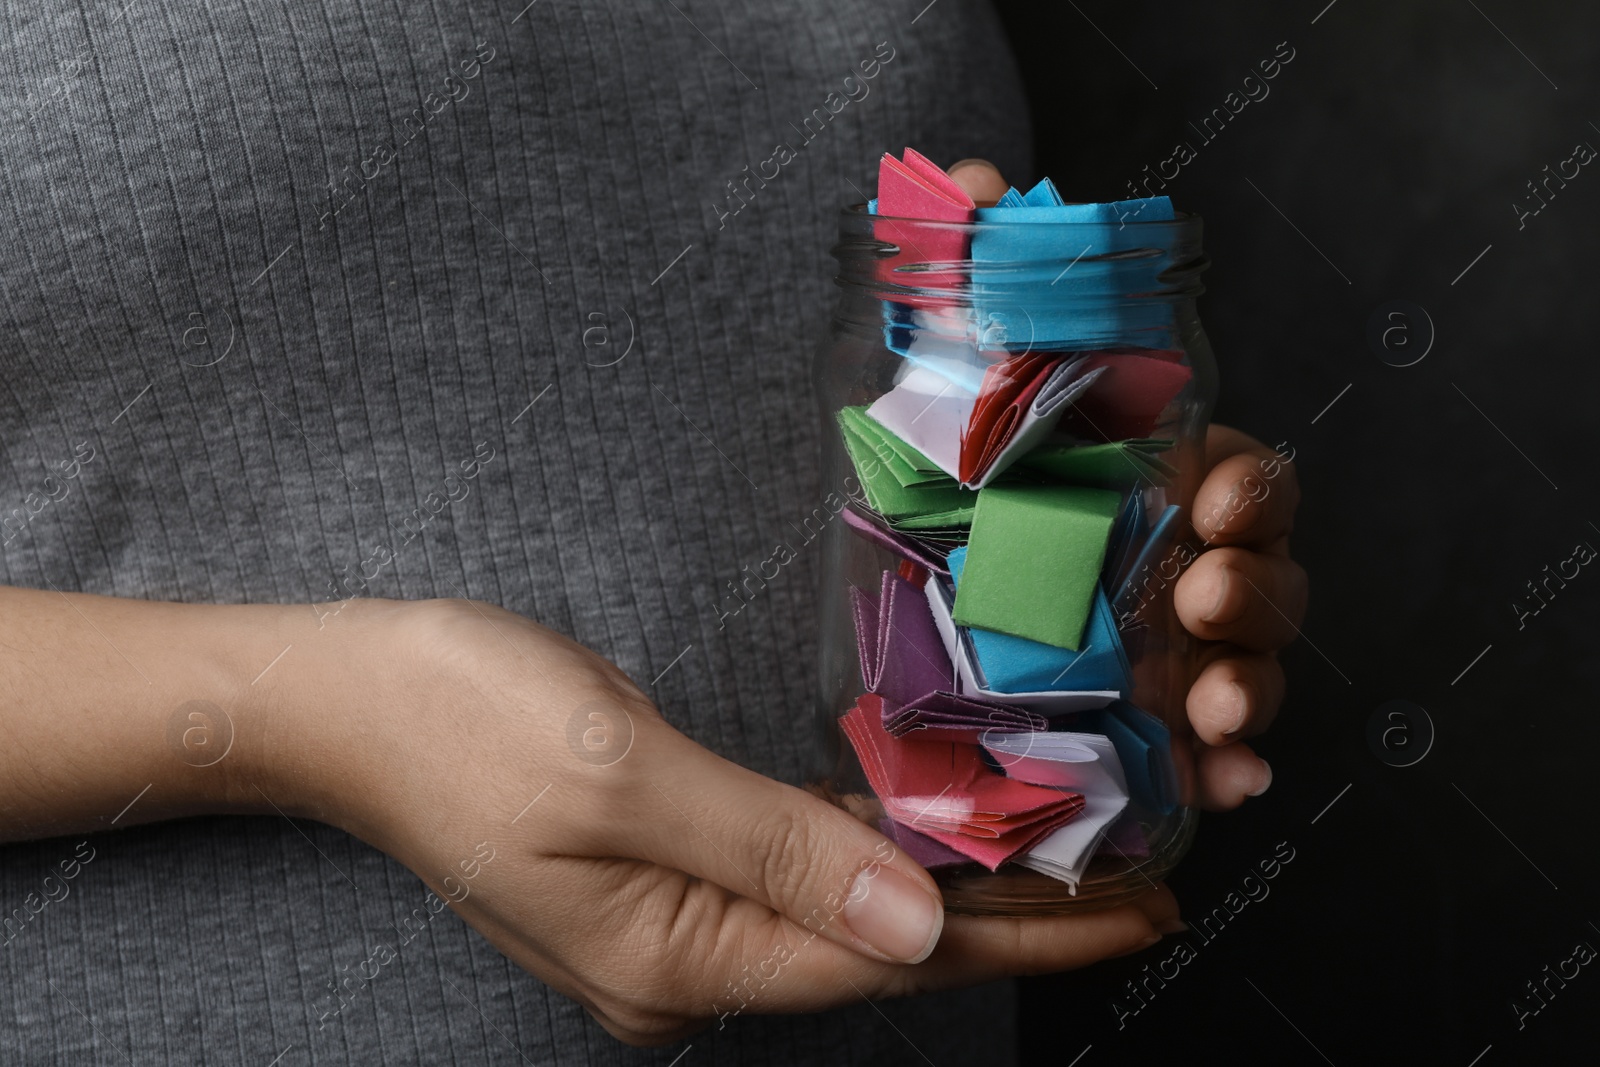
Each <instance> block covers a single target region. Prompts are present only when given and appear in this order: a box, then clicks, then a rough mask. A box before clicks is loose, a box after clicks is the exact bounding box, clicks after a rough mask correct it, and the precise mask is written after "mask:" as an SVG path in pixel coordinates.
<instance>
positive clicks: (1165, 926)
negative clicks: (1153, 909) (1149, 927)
mask: <svg viewBox="0 0 1600 1067" xmlns="http://www.w3.org/2000/svg"><path fill="white" fill-rule="evenodd" d="M1156 929H1157V930H1160V931H1161V932H1162V933H1163V934H1181V933H1183V932H1184V931H1186V930H1188V929H1189V924H1188V923H1186V922H1184V921H1183V920H1182V919H1165V920H1163V921H1161V922H1158V923H1156Z"/></svg>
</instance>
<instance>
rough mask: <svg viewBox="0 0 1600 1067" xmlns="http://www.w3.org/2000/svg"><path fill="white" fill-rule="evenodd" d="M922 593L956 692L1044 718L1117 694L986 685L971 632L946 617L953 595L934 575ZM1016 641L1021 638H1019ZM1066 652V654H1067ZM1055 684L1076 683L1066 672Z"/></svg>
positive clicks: (1100, 702)
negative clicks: (1006, 689)
mask: <svg viewBox="0 0 1600 1067" xmlns="http://www.w3.org/2000/svg"><path fill="white" fill-rule="evenodd" d="M923 592H924V593H926V594H927V597H928V606H929V607H930V608H931V609H932V611H933V621H934V624H935V625H936V626H938V628H939V636H940V637H941V638H943V640H944V646H945V650H946V653H947V654H948V655H949V656H950V659H951V662H953V663H954V664H955V668H956V692H958V693H960V694H961V695H963V696H968V697H972V698H974V699H977V700H985V701H995V702H997V703H1005V704H1011V705H1013V706H1016V707H1020V708H1026V709H1028V710H1030V711H1036V712H1038V713H1039V714H1041V715H1045V716H1048V717H1054V716H1057V715H1066V714H1069V713H1072V712H1078V711H1084V710H1087V709H1089V708H1099V707H1104V706H1105V705H1107V704H1109V703H1111V702H1112V701H1113V700H1116V699H1117V697H1119V696H1120V695H1121V693H1120V692H1119V691H1118V690H1116V689H1103V690H1089V689H1078V688H1064V689H1040V690H1027V691H1018V692H1014V693H1001V692H998V691H996V690H994V689H992V688H990V687H989V686H988V685H987V683H986V681H985V679H984V677H983V671H982V668H981V667H979V666H978V660H977V656H976V654H975V653H974V652H973V647H972V631H971V630H970V629H968V628H967V627H965V626H957V625H956V624H955V621H954V620H953V619H951V617H950V605H951V601H952V600H953V599H954V597H955V594H954V592H953V591H952V590H951V589H950V587H949V586H948V585H946V584H945V583H944V582H943V581H942V580H941V579H939V577H938V576H936V575H930V576H929V577H928V580H927V582H925V583H924V585H923ZM1017 640H1021V638H1018V639H1017ZM1068 654H1069V655H1070V654H1071V653H1068ZM1059 684H1060V685H1063V686H1067V685H1072V686H1076V685H1077V683H1076V682H1075V681H1073V680H1072V678H1071V677H1069V676H1067V675H1062V676H1061V678H1060V680H1059Z"/></svg>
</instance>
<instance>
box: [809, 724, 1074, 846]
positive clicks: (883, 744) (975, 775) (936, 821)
mask: <svg viewBox="0 0 1600 1067" xmlns="http://www.w3.org/2000/svg"><path fill="white" fill-rule="evenodd" d="M839 724H840V726H841V728H842V729H843V730H844V733H845V736H846V737H848V738H849V739H850V744H851V747H852V748H854V749H855V753H856V758H857V759H859V760H860V761H861V769H862V771H863V772H864V773H865V774H866V776H867V782H868V784H869V785H871V786H872V790H873V792H874V793H876V794H877V795H878V799H879V800H881V801H882V802H883V806H884V810H885V811H886V812H888V813H889V816H890V817H891V818H893V819H894V820H895V821H896V822H899V823H901V824H903V825H906V826H909V827H911V828H912V829H914V830H916V831H917V832H918V833H920V834H923V835H925V836H927V837H931V838H933V839H934V840H935V841H938V842H939V843H940V844H943V845H945V846H946V847H948V848H953V849H955V850H956V851H957V852H960V853H961V854H962V855H964V856H970V857H971V858H973V859H975V860H977V861H978V862H979V863H981V864H983V865H984V866H985V867H987V868H989V869H990V870H991V871H992V870H996V869H998V868H999V866H1000V865H1001V864H1002V863H1004V862H1006V860H1008V859H1011V858H1012V857H1013V856H1015V855H1016V854H1017V853H1019V852H1023V851H1026V850H1027V849H1028V848H1029V847H1031V846H1032V845H1033V844H1035V843H1036V842H1038V841H1040V840H1042V839H1043V838H1045V837H1047V836H1049V835H1050V834H1051V833H1052V832H1054V831H1055V830H1056V829H1057V828H1058V827H1060V826H1061V825H1062V824H1063V823H1065V822H1066V821H1067V820H1069V819H1071V818H1072V817H1073V816H1074V815H1076V814H1077V813H1078V812H1079V811H1081V810H1083V804H1084V800H1083V796H1082V795H1081V794H1078V793H1067V792H1062V791H1061V790H1057V789H1050V788H1046V787H1043V786H1034V785H1028V784H1027V783H1025V782H1018V781H1014V780H1012V779H1010V778H1006V777H1004V776H1002V775H999V774H997V773H995V772H994V771H993V770H991V769H990V768H989V766H988V765H987V764H985V763H984V762H983V759H982V757H981V756H980V755H979V754H978V749H977V747H976V746H973V745H964V744H956V743H951V742H928V741H900V740H897V739H895V738H893V737H890V736H889V734H888V732H887V731H886V730H885V729H884V727H883V702H882V699H881V698H879V697H876V696H873V695H872V694H870V693H869V694H865V695H863V696H862V697H861V698H860V699H859V700H858V701H857V703H856V706H855V707H853V708H851V709H850V710H849V711H848V712H846V713H845V714H844V715H843V716H842V717H841V718H840V720H839Z"/></svg>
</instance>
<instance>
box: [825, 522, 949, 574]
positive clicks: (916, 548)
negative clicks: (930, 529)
mask: <svg viewBox="0 0 1600 1067" xmlns="http://www.w3.org/2000/svg"><path fill="white" fill-rule="evenodd" d="M840 515H841V516H843V518H844V521H845V525H846V526H849V527H850V529H852V530H854V531H855V532H856V533H858V534H860V535H861V536H862V537H863V538H865V539H866V540H868V541H870V542H872V543H873V544H875V545H877V546H878V547H879V548H881V549H884V550H885V551H888V552H893V553H894V554H895V555H897V556H899V557H900V558H901V559H908V560H910V561H911V562H912V563H915V564H916V565H917V566H919V567H926V568H927V569H928V570H930V571H933V572H935V573H937V574H949V573H950V568H949V567H948V566H947V565H946V564H945V561H944V556H943V554H941V553H939V552H937V551H934V550H933V549H931V548H929V547H928V546H926V545H925V544H923V542H922V541H920V540H918V539H916V538H913V537H910V536H908V535H906V534H903V533H899V532H896V531H894V530H891V529H889V528H887V527H885V526H879V525H878V524H877V523H875V522H873V521H872V520H871V519H869V518H866V517H865V516H862V515H859V514H857V513H856V511H855V509H854V508H848V507H847V508H845V509H844V511H842V512H840Z"/></svg>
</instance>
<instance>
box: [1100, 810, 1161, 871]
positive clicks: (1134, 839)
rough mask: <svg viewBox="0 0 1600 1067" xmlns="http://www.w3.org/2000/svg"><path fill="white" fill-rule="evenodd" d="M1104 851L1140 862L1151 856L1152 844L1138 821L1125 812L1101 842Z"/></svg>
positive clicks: (1111, 826)
mask: <svg viewBox="0 0 1600 1067" xmlns="http://www.w3.org/2000/svg"><path fill="white" fill-rule="evenodd" d="M1100 847H1101V849H1102V850H1109V852H1110V854H1111V855H1115V856H1121V857H1122V858H1123V859H1130V860H1139V859H1144V858H1145V857H1146V856H1148V855H1150V842H1149V840H1148V839H1147V838H1146V837H1145V836H1144V829H1143V828H1142V827H1140V825H1139V822H1138V820H1137V819H1134V818H1133V817H1132V816H1130V815H1129V814H1128V813H1127V812H1123V813H1122V815H1121V817H1120V818H1118V819H1117V821H1116V822H1114V823H1112V824H1111V825H1110V827H1108V828H1107V829H1106V836H1105V840H1103V841H1101V842H1100Z"/></svg>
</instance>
